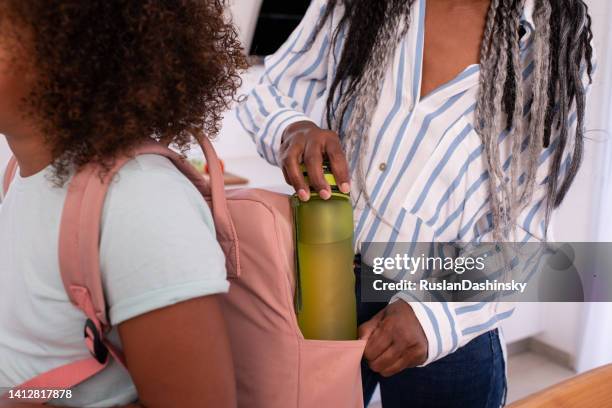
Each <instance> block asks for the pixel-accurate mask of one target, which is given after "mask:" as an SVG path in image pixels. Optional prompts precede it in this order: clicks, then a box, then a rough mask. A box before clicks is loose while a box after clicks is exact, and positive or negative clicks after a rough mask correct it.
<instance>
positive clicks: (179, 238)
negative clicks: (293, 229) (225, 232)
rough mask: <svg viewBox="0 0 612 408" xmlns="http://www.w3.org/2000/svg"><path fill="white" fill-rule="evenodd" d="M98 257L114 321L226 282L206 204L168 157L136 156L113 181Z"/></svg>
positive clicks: (221, 289)
mask: <svg viewBox="0 0 612 408" xmlns="http://www.w3.org/2000/svg"><path fill="white" fill-rule="evenodd" d="M100 263H101V272H102V280H103V285H104V290H105V295H106V299H107V306H108V308H109V319H110V321H111V324H112V325H118V324H120V323H122V322H124V321H126V320H128V319H131V318H133V317H136V316H138V315H141V314H144V313H147V312H150V311H153V310H156V309H160V308H163V307H166V306H170V305H173V304H176V303H179V302H183V301H186V300H189V299H194V298H197V297H201V296H206V295H212V294H216V293H223V292H227V290H228V288H229V283H228V281H227V279H226V271H225V258H224V255H223V252H222V251H221V248H220V246H219V244H218V243H217V241H216V239H215V231H214V223H213V220H212V216H211V213H210V210H209V208H208V206H207V204H206V202H205V201H204V199H203V198H202V196H201V195H200V193H199V192H198V191H197V190H196V189H195V187H194V186H193V185H192V184H191V183H190V182H189V181H188V180H187V179H186V178H185V177H184V176H183V175H182V174H181V173H180V172H179V171H178V170H177V169H176V168H175V167H174V166H173V165H172V164H171V163H170V162H169V161H168V160H167V159H165V158H163V157H157V156H140V157H137V158H136V159H134V160H132V161H130V162H129V163H127V164H126V166H125V167H124V168H123V169H122V170H121V171H120V172H119V174H118V176H117V179H116V180H115V182H114V184H113V185H112V186H111V187H110V189H109V192H108V195H107V198H106V202H105V208H104V214H103V219H102V234H101V245H100Z"/></svg>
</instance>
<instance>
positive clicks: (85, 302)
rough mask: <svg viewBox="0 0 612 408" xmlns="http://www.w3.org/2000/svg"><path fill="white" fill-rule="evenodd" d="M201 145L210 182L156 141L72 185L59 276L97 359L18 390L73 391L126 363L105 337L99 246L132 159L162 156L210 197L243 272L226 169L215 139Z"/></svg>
mask: <svg viewBox="0 0 612 408" xmlns="http://www.w3.org/2000/svg"><path fill="white" fill-rule="evenodd" d="M199 143H200V146H201V147H202V149H203V151H204V154H205V156H206V160H207V162H208V163H209V171H210V181H207V180H206V179H205V178H204V177H203V176H202V175H201V174H200V173H198V172H197V170H195V169H194V168H193V166H191V164H189V163H188V162H187V161H186V160H185V159H184V158H183V157H182V156H181V155H179V154H178V153H176V152H174V151H172V150H170V149H169V148H167V147H166V146H163V145H162V144H160V143H157V142H154V141H151V142H149V143H145V144H143V145H142V146H140V147H138V148H137V149H135V150H134V151H133V152H132V155H129V156H125V157H121V158H119V159H117V160H116V161H115V163H114V165H113V167H112V168H111V169H110V170H109V171H108V172H106V173H105V174H104V177H103V178H101V177H100V172H99V170H100V169H99V167H98V166H94V165H89V166H85V167H84V168H83V169H82V170H81V171H79V172H78V173H77V174H76V175H75V176H74V177H73V179H72V180H71V181H70V184H69V186H68V192H67V194H66V200H65V203H64V208H63V212H62V219H61V223H60V234H59V263H60V272H61V275H62V281H63V284H64V287H65V290H66V293H67V294H68V297H69V298H70V301H71V302H72V303H73V304H74V305H75V306H76V307H78V308H79V309H80V310H82V311H83V313H84V314H85V317H86V321H85V328H84V335H85V342H86V344H87V347H88V349H89V351H90V353H91V355H92V356H91V358H88V359H85V360H82V361H77V362H74V363H70V364H68V365H65V366H62V367H58V368H56V369H54V370H51V371H49V372H46V373H43V374H42V375H40V376H38V377H36V378H34V379H32V380H30V381H28V382H26V383H24V384H22V385H20V386H19V387H17V388H16V389H28V388H45V387H46V388H49V387H51V388H63V389H67V388H72V387H73V386H75V385H77V384H79V383H81V382H83V381H85V380H87V379H89V378H90V377H92V376H94V375H96V374H97V373H99V372H100V371H102V370H103V369H104V368H106V366H107V365H108V362H109V360H110V358H111V357H112V358H115V359H116V360H117V361H118V362H120V363H121V364H123V365H125V364H124V359H123V356H122V354H121V353H120V352H119V351H118V350H116V349H115V348H114V347H113V345H112V344H111V343H110V342H108V341H107V340H106V338H105V336H104V335H105V333H107V332H108V330H109V329H110V324H109V321H108V319H107V314H106V302H105V298H104V291H103V288H102V279H101V273H100V253H99V245H100V232H101V231H100V227H101V225H100V222H101V219H102V212H103V208H104V200H105V197H106V193H107V191H108V188H109V185H110V183H111V182H112V180H113V178H114V176H115V175H116V174H117V173H118V172H119V170H120V169H121V168H122V167H123V165H125V163H127V162H128V161H129V160H130V159H131V158H132V157H133V156H137V155H143V154H157V155H160V156H164V157H166V158H168V159H169V160H171V161H172V163H173V164H174V165H175V166H176V167H177V168H178V169H179V170H180V171H181V172H182V173H183V174H184V175H185V176H186V177H187V178H188V179H189V180H190V181H191V182H192V183H193V184H194V186H195V187H196V188H197V189H198V190H199V191H200V192H201V193H202V195H203V196H205V197H210V200H211V204H212V205H211V207H212V213H213V218H214V220H215V227H216V231H217V238H218V240H219V242H220V243H221V245H222V247H223V249H224V252H225V254H226V257H227V263H228V264H229V265H232V266H233V268H234V269H233V270H234V271H239V260H238V240H237V236H236V231H235V228H234V225H233V223H232V220H231V216H230V214H229V210H228V207H227V202H226V198H225V191H224V185H223V174H222V170H221V165H220V162H219V159H218V158H217V155H216V153H215V151H214V149H213V147H212V144H211V143H210V141H209V140H208V139H204V140H201V141H199ZM228 270H230V269H228ZM39 402H44V401H39Z"/></svg>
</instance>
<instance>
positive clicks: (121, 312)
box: [0, 155, 229, 407]
mask: <svg viewBox="0 0 612 408" xmlns="http://www.w3.org/2000/svg"><path fill="white" fill-rule="evenodd" d="M49 171H50V169H49V168H47V169H45V170H44V171H41V172H40V173H38V174H36V175H33V176H31V177H27V178H22V177H20V176H17V177H16V179H15V180H14V182H13V184H12V185H11V188H10V190H9V192H8V194H7V195H6V197H3V200H2V204H1V207H0V388H5V390H6V388H11V387H14V386H16V385H19V384H21V383H23V382H24V381H26V380H29V379H30V378H31V377H34V376H36V375H37V374H40V373H43V372H45V371H48V370H49V369H52V368H55V367H58V366H60V365H64V364H66V363H70V362H73V361H76V360H79V359H83V358H86V357H88V356H89V352H88V351H87V348H86V347H85V344H84V341H83V327H84V323H85V318H84V316H83V314H82V313H81V311H80V310H78V309H77V308H75V307H74V306H73V305H72V304H71V303H70V301H69V299H68V297H67V295H66V293H65V291H64V286H63V284H62V280H61V277H60V272H59V266H58V234H59V224H60V217H61V212H62V207H63V204H64V199H65V197H66V187H64V188H58V187H54V186H53V184H52V183H51V182H50V181H48V177H47V176H48V173H49ZM101 226H102V230H101V243H100V263H101V272H102V280H103V285H104V290H105V295H106V298H107V305H108V307H109V318H110V321H111V324H112V325H113V330H112V332H111V335H110V336H109V338H110V339H111V340H112V341H113V343H114V344H116V345H117V346H118V347H121V343H120V341H119V336H118V335H117V330H116V326H117V325H119V324H120V323H122V322H124V321H126V320H128V319H131V318H133V317H136V316H139V315H141V314H144V313H147V312H150V311H153V310H156V309H159V308H163V307H165V306H169V305H172V304H176V303H178V302H182V301H185V300H189V299H193V298H196V297H200V296H206V295H210V294H214V293H222V292H226V291H227V290H228V287H229V284H228V282H227V279H226V272H225V260H224V257H223V253H222V251H221V249H220V247H219V245H218V243H217V242H216V240H215V232H214V224H213V221H212V217H211V214H210V211H209V209H208V207H207V205H206V203H205V202H204V200H203V199H202V197H201V195H200V194H199V192H198V191H197V190H196V189H195V187H193V185H192V184H191V183H190V182H189V181H188V180H187V179H186V178H185V177H184V176H183V175H182V174H181V173H180V172H179V171H178V170H177V169H176V168H175V167H174V166H173V165H172V164H171V163H170V162H169V161H168V160H167V159H165V158H163V157H159V156H153V155H145V156H139V157H137V158H135V159H133V160H131V161H130V162H129V163H127V164H126V165H125V167H124V168H123V169H122V170H121V171H120V172H119V174H118V176H117V178H116V180H115V181H114V182H113V184H112V185H111V187H110V189H109V192H108V195H107V198H106V202H105V206H104V213H103V217H102V224H101ZM152 341H153V339H152ZM168 352H172V351H171V350H169V351H168ZM136 399H137V394H136V390H135V388H134V385H133V383H132V381H131V379H130V377H129V374H128V373H127V372H126V371H125V369H124V368H123V367H121V366H120V365H118V364H116V363H115V362H113V363H111V364H110V366H109V367H108V368H107V369H106V370H104V371H103V372H102V373H100V374H99V375H97V376H95V377H94V378H92V379H90V380H88V381H87V382H85V383H83V384H81V385H79V386H77V387H75V388H74V390H73V397H72V398H71V399H70V400H62V401H53V404H57V405H66V406H75V407H108V406H113V405H120V404H127V403H130V402H133V401H135V400H136Z"/></svg>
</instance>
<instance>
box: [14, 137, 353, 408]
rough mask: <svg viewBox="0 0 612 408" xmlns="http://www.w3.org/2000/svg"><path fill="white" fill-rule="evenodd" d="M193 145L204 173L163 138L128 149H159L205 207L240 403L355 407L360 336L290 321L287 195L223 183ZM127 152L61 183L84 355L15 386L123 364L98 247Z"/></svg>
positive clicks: (63, 380)
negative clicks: (221, 277)
mask: <svg viewBox="0 0 612 408" xmlns="http://www.w3.org/2000/svg"><path fill="white" fill-rule="evenodd" d="M200 145H201V147H202V149H203V151H204V155H205V156H206V160H207V162H208V164H209V166H208V167H209V172H210V181H208V180H206V179H205V178H204V177H203V176H202V175H201V174H199V173H198V172H197V171H196V170H195V169H194V168H193V167H192V166H191V165H190V164H189V163H188V162H187V161H185V160H184V159H183V158H182V157H181V156H180V155H179V154H177V153H176V152H174V151H172V150H170V149H168V148H166V147H165V146H162V145H161V144H158V143H155V142H151V143H148V144H146V145H143V146H141V147H140V148H138V149H136V150H135V152H134V154H135V155H141V154H158V155H161V156H165V157H167V158H168V159H170V160H171V161H172V162H173V163H174V165H175V166H176V167H177V168H178V169H179V170H180V171H181V172H182V173H183V174H184V175H185V176H186V177H187V178H188V179H189V180H190V181H191V182H192V183H193V184H194V185H195V186H196V187H197V188H198V190H199V191H200V192H201V193H202V195H203V197H205V198H206V200H207V202H208V203H209V205H210V207H211V210H212V214H213V218H214V221H215V227H216V231H217V239H218V241H219V243H220V245H221V247H222V248H223V252H224V253H225V256H226V267H227V274H228V279H229V280H230V291H229V294H228V295H226V296H224V297H223V309H224V314H225V317H226V321H227V325H228V330H229V335H230V341H231V346H232V352H233V359H234V366H235V373H236V377H237V378H236V381H237V394H238V405H239V406H240V407H249V408H276V407H278V408H292V407H298V408H327V407H334V408H342V407H346V408H358V407H363V399H362V391H361V373H360V361H361V357H362V354H363V350H364V348H365V341H363V340H355V341H322V340H306V339H304V337H303V336H302V334H301V332H300V329H299V327H298V324H297V319H296V315H295V312H294V295H295V287H296V285H295V260H294V231H293V222H292V210H291V204H290V200H289V198H288V197H287V196H286V195H282V194H278V193H273V192H270V191H265V190H259V189H238V190H228V191H225V190H224V186H223V174H222V170H221V166H220V163H219V159H218V158H217V155H216V153H215V151H214V149H213V147H212V144H211V143H210V141H209V140H208V139H204V140H202V141H201V142H200ZM128 160H129V158H128V157H125V158H123V159H120V160H117V162H116V164H115V166H114V167H113V169H112V170H111V171H110V172H109V173H108V174H107V175H106V177H105V178H104V180H100V177H99V176H98V172H97V170H98V168H97V167H95V166H88V167H86V168H84V169H83V170H82V171H80V172H79V173H78V174H76V175H75V176H74V178H73V179H72V181H71V182H70V185H69V187H68V194H67V196H66V201H65V204H64V209H63V214H62V220H61V224H60V237H59V262H60V270H61V274H62V280H63V282H64V286H65V288H66V292H67V294H68V296H69V298H70V300H71V301H72V303H73V304H74V305H75V306H76V307H78V308H79V309H81V310H82V311H83V313H84V314H85V319H84V320H85V322H84V326H85V328H84V333H85V343H86V345H87V347H88V349H89V351H90V352H91V355H92V356H91V358H87V359H85V360H82V361H77V362H74V363H71V364H68V365H66V366H62V367H58V368H56V369H54V370H51V371H49V372H46V373H43V374H41V375H40V376H38V377H36V378H33V379H31V380H29V381H27V382H26V383H24V384H22V385H20V386H19V387H17V388H15V390H22V389H54V388H55V389H68V388H71V387H73V386H75V385H77V384H79V383H81V382H83V381H85V380H87V379H88V378H90V377H92V376H94V375H96V374H97V373H99V372H100V371H102V370H103V369H104V368H105V367H106V366H107V365H108V362H109V360H110V359H111V358H115V359H116V360H117V361H119V362H120V363H122V364H124V360H123V356H122V355H121V352H120V351H119V350H117V349H116V348H115V347H113V345H112V344H110V343H109V342H108V341H107V340H106V338H105V333H107V332H108V330H109V329H110V327H109V323H108V319H107V315H106V305H105V299H104V293H103V291H102V284H101V279H100V268H99V249H98V246H99V235H100V219H101V214H102V209H103V205H104V198H105V195H106V192H107V190H108V186H109V183H110V181H111V180H112V178H113V176H114V175H115V174H116V173H117V172H118V171H119V169H120V168H121V167H122V166H123V165H124V164H125V163H126V162H127V161H128ZM16 171H17V164H16V162H15V160H14V159H12V160H11V162H10V163H9V165H8V167H7V170H6V173H5V177H4V183H3V184H4V185H3V187H4V191H5V192H6V191H8V187H9V185H10V182H11V180H12V179H13V177H14V175H15V174H16ZM124 365H125V364H124ZM40 402H44V401H43V400H40Z"/></svg>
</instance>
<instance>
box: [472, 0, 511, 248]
mask: <svg viewBox="0 0 612 408" xmlns="http://www.w3.org/2000/svg"><path fill="white" fill-rule="evenodd" d="M510 1H511V0H502V1H501V3H500V5H499V10H498V12H497V13H496V16H495V28H494V31H493V37H492V42H491V48H490V49H489V54H488V55H483V56H481V65H488V66H489V68H490V69H489V72H490V75H491V78H485V79H484V80H485V83H484V88H480V89H479V92H480V94H479V97H478V101H477V105H478V104H486V105H485V106H487V107H489V108H490V109H481V110H479V112H480V114H481V115H482V116H480V117H476V118H475V121H476V123H477V124H479V125H480V124H482V127H481V126H476V131H477V132H478V134H479V135H480V137H481V138H482V142H483V147H484V152H485V159H486V165H487V170H488V172H489V179H488V181H489V192H490V200H491V209H492V215H493V224H494V225H496V226H506V225H507V224H508V219H509V216H510V214H509V212H510V208H511V203H510V201H509V200H510V197H511V193H510V191H509V185H508V183H506V180H505V175H504V172H503V168H502V164H501V159H500V153H499V140H498V137H497V135H498V134H499V132H500V130H501V129H502V127H503V124H505V122H504V123H503V124H502V121H500V120H499V118H500V116H501V112H502V100H503V98H504V85H505V83H506V80H507V78H508V70H507V63H508V30H507V27H508V25H509V24H510V12H511V10H510V4H509V3H510ZM500 67H503V69H500ZM486 88H490V89H488V90H487V89H486ZM485 92H486V94H487V99H485V97H484V96H483V95H482V94H483V93H485ZM489 98H490V99H489ZM490 101H492V103H490ZM506 233H507V231H505V230H500V229H496V230H495V235H496V237H495V238H496V239H501V237H502V235H506Z"/></svg>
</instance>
